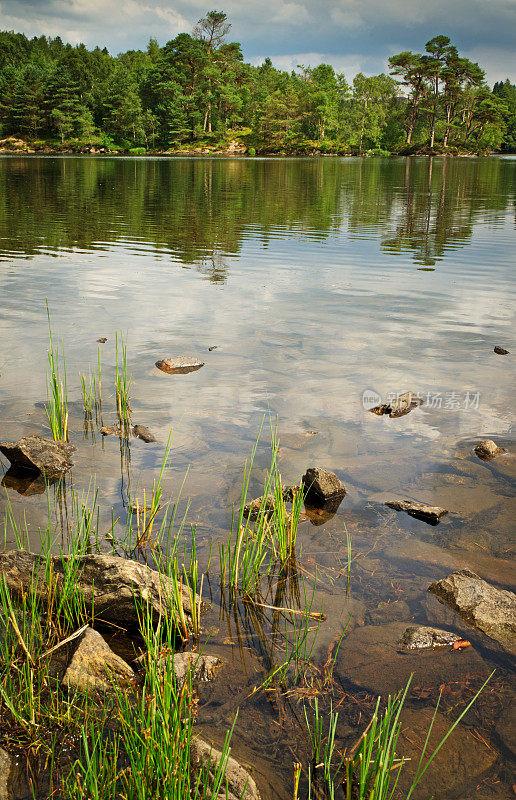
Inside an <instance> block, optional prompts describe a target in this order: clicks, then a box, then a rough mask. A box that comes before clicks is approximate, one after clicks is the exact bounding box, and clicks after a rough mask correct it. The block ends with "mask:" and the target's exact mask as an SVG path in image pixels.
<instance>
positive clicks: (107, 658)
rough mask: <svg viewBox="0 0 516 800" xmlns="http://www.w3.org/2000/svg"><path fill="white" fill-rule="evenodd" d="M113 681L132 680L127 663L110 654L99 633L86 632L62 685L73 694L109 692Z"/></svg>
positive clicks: (110, 651) (89, 629) (90, 630)
mask: <svg viewBox="0 0 516 800" xmlns="http://www.w3.org/2000/svg"><path fill="white" fill-rule="evenodd" d="M112 678H114V679H116V680H117V681H120V680H122V681H123V682H127V681H130V680H132V679H134V678H135V674H134V672H133V671H132V669H131V667H130V666H129V665H128V664H126V662H125V661H124V660H123V659H122V658H120V656H117V655H116V653H113V651H112V650H111V648H110V647H109V645H108V644H107V643H106V642H105V641H104V639H103V638H102V636H101V635H100V633H97V631H94V630H93V628H87V629H86V630H85V631H84V633H83V635H82V637H81V640H80V642H79V645H78V647H77V649H76V651H75V653H74V654H73V656H72V659H71V661H70V664H69V666H68V669H67V670H66V672H65V674H64V677H63V684H64V686H66V687H67V689H71V690H72V691H73V690H75V689H80V690H81V691H83V692H85V691H88V690H89V691H100V692H107V691H110V690H111V689H112V688H113V687H112V682H111V681H112Z"/></svg>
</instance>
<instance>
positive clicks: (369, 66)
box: [0, 0, 516, 82]
mask: <svg viewBox="0 0 516 800" xmlns="http://www.w3.org/2000/svg"><path fill="white" fill-rule="evenodd" d="M221 5H223V8H224V11H226V13H227V14H228V16H229V18H230V20H231V21H232V23H233V29H232V38H233V39H235V40H237V41H240V42H241V43H242V45H243V49H244V54H245V57H246V58H247V59H249V60H251V61H254V62H256V61H258V60H259V59H260V58H264V57H265V56H267V55H270V56H271V57H272V58H273V60H275V61H276V62H277V63H278V64H279V65H281V66H285V67H288V68H290V67H291V66H295V65H296V63H299V62H300V60H301V61H303V63H305V64H306V63H317V62H319V61H322V60H326V61H330V62H331V63H333V64H334V65H335V66H336V67H338V68H343V69H344V70H345V71H346V73H347V74H350V71H352V70H353V69H354V70H355V71H356V69H361V70H363V71H364V72H366V73H369V74H370V73H373V72H379V71H381V70H383V69H385V64H386V60H387V58H388V57H389V56H390V55H392V54H393V53H396V52H399V51H401V50H407V49H411V50H419V51H420V50H422V49H423V48H424V45H425V42H426V41H427V40H428V39H430V38H431V37H433V36H435V35H436V34H438V33H445V34H446V35H448V36H450V38H451V39H452V41H453V42H454V44H456V45H457V47H458V48H459V50H460V51H461V52H462V53H463V54H465V55H467V56H469V57H470V58H474V59H475V60H479V61H480V62H481V65H482V66H483V67H484V69H486V71H487V73H488V79H489V81H490V82H492V81H494V80H497V79H499V78H500V77H506V76H508V77H510V78H511V79H512V80H516V62H515V58H514V41H515V40H516V0H489V2H486V1H485V0H482V1H481V0H411V2H410V3H409V2H407V0H260V1H259V2H258V0H247V2H245V3H242V2H241V0H227V1H226V2H224V3H221ZM207 10H208V6H207V5H206V0H190V2H186V1H185V0H147V1H146V2H145V0H144V1H142V2H137V0H110V2H106V1H105V0H0V27H2V28H7V29H14V30H20V31H23V32H25V33H27V34H28V35H41V34H49V35H52V36H56V35H60V36H61V37H62V38H63V39H67V40H70V41H72V42H77V41H84V42H85V43H86V44H87V45H88V46H93V45H96V44H99V45H101V46H107V47H108V48H109V49H110V51H111V52H113V53H117V52H120V51H121V50H126V49H128V48H133V47H145V46H146V43H147V41H148V39H149V37H150V36H154V37H156V38H157V39H158V41H160V42H161V43H162V42H165V41H167V40H168V39H170V38H173V37H174V36H176V35H177V34H178V33H180V32H181V31H189V30H191V28H192V26H193V25H194V24H195V22H196V21H197V20H198V19H199V18H200V17H201V16H203V14H205V13H206V11H207ZM308 57H309V58H310V59H311V61H309V60H308Z"/></svg>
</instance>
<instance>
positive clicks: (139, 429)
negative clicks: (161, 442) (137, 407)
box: [133, 425, 158, 442]
mask: <svg viewBox="0 0 516 800" xmlns="http://www.w3.org/2000/svg"><path fill="white" fill-rule="evenodd" d="M133 436H136V437H137V438H138V439H141V440H142V441H143V442H157V441H158V440H157V439H156V437H155V436H154V434H153V433H151V432H150V430H149V429H148V428H147V427H146V426H145V425H134V426H133Z"/></svg>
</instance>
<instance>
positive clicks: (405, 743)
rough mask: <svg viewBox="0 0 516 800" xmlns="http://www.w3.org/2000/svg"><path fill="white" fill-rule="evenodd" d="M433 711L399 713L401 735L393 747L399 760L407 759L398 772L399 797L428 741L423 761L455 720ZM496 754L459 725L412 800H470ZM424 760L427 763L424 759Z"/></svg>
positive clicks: (412, 775) (405, 710)
mask: <svg viewBox="0 0 516 800" xmlns="http://www.w3.org/2000/svg"><path fill="white" fill-rule="evenodd" d="M434 713H435V712H434V709H433V708H408V707H406V708H404V709H403V711H402V713H401V717H400V719H401V732H400V735H399V738H398V741H397V744H396V752H397V754H398V755H399V756H400V757H402V756H403V757H404V758H406V759H410V761H409V762H408V763H407V764H406V766H405V768H404V769H403V770H401V774H400V780H399V785H398V786H399V791H400V794H399V796H400V797H406V796H407V793H408V791H409V786H410V783H411V781H412V779H413V777H414V773H415V772H416V768H417V765H418V764H419V761H420V759H421V753H422V752H423V749H424V747H425V744H426V742H427V735H428V731H429V729H430V728H432V731H431V734H430V737H429V739H428V744H427V749H426V758H429V756H430V755H431V754H432V753H433V752H434V750H435V749H436V748H437V746H438V745H439V744H440V742H441V741H442V740H443V739H444V737H445V736H446V735H447V734H448V732H449V730H450V728H451V726H452V724H453V719H454V717H452V718H450V716H449V715H447V714H443V713H442V712H441V711H437V713H435V717H434ZM497 756H498V754H497V753H496V751H495V750H494V749H493V748H492V747H489V746H488V745H487V744H486V743H485V742H483V741H482V740H481V739H480V738H477V737H476V736H474V734H473V732H472V730H471V728H469V727H467V726H466V725H462V724H459V725H457V727H456V728H455V730H454V731H453V733H452V734H450V736H449V737H448V739H447V740H446V742H445V744H444V745H443V746H442V747H441V749H440V750H439V752H438V753H437V754H436V756H435V758H434V759H433V760H432V762H431V764H430V765H429V767H428V769H427V770H426V772H425V774H424V776H423V778H422V780H421V782H420V784H419V786H418V787H417V789H416V790H415V792H414V793H413V794H412V795H411V797H412V800H428V798H430V797H433V798H436V800H438V799H439V800H441V799H442V798H445V797H446V798H450V797H454V798H456V797H459V796H460V797H463V798H468V800H471V798H473V797H474V796H475V795H476V794H477V792H476V791H475V787H476V786H477V784H478V783H479V782H480V781H481V779H482V776H483V775H484V774H485V773H487V772H488V770H490V769H491V768H492V767H493V764H494V763H495V761H496V759H497ZM425 760H426V759H425Z"/></svg>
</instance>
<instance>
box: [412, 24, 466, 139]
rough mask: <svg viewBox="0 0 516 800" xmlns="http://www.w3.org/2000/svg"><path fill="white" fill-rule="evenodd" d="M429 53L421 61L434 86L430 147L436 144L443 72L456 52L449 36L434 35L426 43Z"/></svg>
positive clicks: (428, 78)
mask: <svg viewBox="0 0 516 800" xmlns="http://www.w3.org/2000/svg"><path fill="white" fill-rule="evenodd" d="M425 49H426V52H427V53H428V55H423V56H421V58H420V62H421V63H422V65H423V69H424V75H425V77H426V78H427V80H428V81H429V82H431V84H432V86H433V104H432V121H431V124H430V149H432V148H433V146H434V140H435V123H436V121H437V111H438V108H439V89H440V84H441V80H442V72H443V69H444V67H445V65H446V62H447V59H448V58H450V57H451V56H452V55H454V54H456V52H457V51H456V50H455V48H452V46H451V43H450V39H449V37H448V36H443V35H442V34H441V35H439V36H434V38H433V39H430V41H428V42H427V43H426V45H425Z"/></svg>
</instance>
